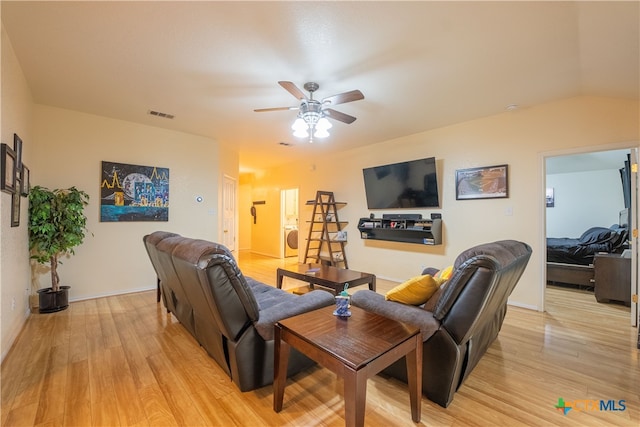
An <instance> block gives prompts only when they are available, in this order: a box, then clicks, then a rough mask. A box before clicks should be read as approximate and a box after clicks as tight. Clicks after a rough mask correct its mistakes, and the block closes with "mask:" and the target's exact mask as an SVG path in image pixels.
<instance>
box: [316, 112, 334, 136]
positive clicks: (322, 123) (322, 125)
mask: <svg viewBox="0 0 640 427" xmlns="http://www.w3.org/2000/svg"><path fill="white" fill-rule="evenodd" d="M332 127H333V125H332V124H331V122H330V121H329V120H328V119H327V118H326V117H324V116H322V117H321V118H320V120H318V123H316V129H322V130H324V131H325V132H326V131H327V130H329V129H331V128H332ZM327 135H329V133H328V132H327Z"/></svg>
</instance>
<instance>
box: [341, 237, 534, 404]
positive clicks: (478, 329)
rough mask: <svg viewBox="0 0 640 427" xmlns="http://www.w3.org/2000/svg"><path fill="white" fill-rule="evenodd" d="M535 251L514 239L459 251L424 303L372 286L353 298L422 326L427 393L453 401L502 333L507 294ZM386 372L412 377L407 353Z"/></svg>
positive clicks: (359, 303)
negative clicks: (388, 295)
mask: <svg viewBox="0 0 640 427" xmlns="http://www.w3.org/2000/svg"><path fill="white" fill-rule="evenodd" d="M530 257H531V247H529V245H527V244H526V243H522V242H517V241H514V240H503V241H498V242H493V243H487V244H483V245H479V246H476V247H473V248H471V249H468V250H466V251H464V252H463V253H461V254H460V255H459V256H458V258H457V259H456V261H455V263H454V269H453V274H452V276H451V278H450V279H449V280H448V281H447V282H446V284H445V285H443V287H442V288H441V290H439V291H438V292H437V293H436V295H434V296H433V297H432V298H436V299H435V300H430V301H429V302H428V303H427V304H425V306H424V307H422V306H412V305H405V304H401V303H398V302H394V301H386V300H385V299H384V296H383V295H380V294H376V293H375V292H373V291H369V290H361V291H358V292H355V293H354V295H353V296H352V298H351V302H352V304H353V305H355V306H358V307H361V308H363V309H365V310H369V311H373V312H376V313H379V314H382V315H384V316H387V317H389V318H392V319H395V320H399V321H402V322H405V323H408V324H412V325H414V326H417V327H420V329H421V331H422V338H423V340H424V344H423V367H422V384H423V393H424V394H425V395H426V396H427V398H429V399H430V400H432V401H434V402H436V403H437V404H439V405H440V406H443V407H447V406H448V405H449V404H450V403H451V401H452V400H453V397H454V393H455V392H456V391H457V390H458V388H459V387H460V385H461V384H462V383H463V382H464V380H465V379H466V378H467V377H468V376H469V374H470V373H471V371H472V370H473V368H474V367H475V366H476V364H477V363H478V361H479V360H480V359H481V358H482V356H483V355H484V354H485V352H486V350H487V348H488V347H489V346H490V345H491V343H492V342H493V341H494V340H495V339H496V337H497V336H498V332H499V331H500V328H501V326H502V322H503V320H504V317H505V314H506V312H507V299H508V297H509V295H510V294H511V291H513V288H514V287H515V286H516V284H517V283H518V280H519V279H520V277H521V276H522V273H523V272H524V269H525V267H526V266H527V263H528V262H529V258H530ZM436 271H437V270H436ZM425 308H427V309H425ZM429 308H430V309H431V311H429ZM383 372H384V373H386V374H389V375H391V376H393V377H395V378H398V379H400V380H402V381H404V382H407V371H406V365H405V360H404V358H402V359H400V360H399V361H397V362H395V363H394V364H392V365H391V366H389V367H388V368H387V369H385V370H384V371H383Z"/></svg>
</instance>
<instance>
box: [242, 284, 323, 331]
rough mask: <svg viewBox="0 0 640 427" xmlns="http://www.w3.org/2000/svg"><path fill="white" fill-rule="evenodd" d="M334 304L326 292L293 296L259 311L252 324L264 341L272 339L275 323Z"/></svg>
mask: <svg viewBox="0 0 640 427" xmlns="http://www.w3.org/2000/svg"><path fill="white" fill-rule="evenodd" d="M333 303H334V297H333V295H332V294H330V293H329V292H327V291H322V290H315V291H311V292H309V293H307V294H304V295H299V296H295V298H292V299H288V298H287V300H286V301H284V302H282V303H280V304H276V305H273V306H271V307H268V308H265V309H264V310H260V313H259V317H258V321H257V322H255V323H254V325H255V327H256V330H257V331H258V333H259V334H260V336H261V337H262V338H264V340H265V341H270V340H272V339H273V327H274V325H275V324H276V322H278V321H280V320H282V319H286V318H287V317H292V316H297V315H298V314H302V313H306V312H308V311H313V310H316V309H318V308H322V307H326V306H328V305H331V304H333Z"/></svg>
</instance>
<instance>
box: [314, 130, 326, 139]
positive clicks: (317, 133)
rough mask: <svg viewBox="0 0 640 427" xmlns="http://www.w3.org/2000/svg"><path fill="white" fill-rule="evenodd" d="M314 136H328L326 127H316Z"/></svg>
mask: <svg viewBox="0 0 640 427" xmlns="http://www.w3.org/2000/svg"><path fill="white" fill-rule="evenodd" d="M313 136H314V138H326V137H328V136H329V132H327V130H326V129H317V128H316V131H315V132H314V133H313Z"/></svg>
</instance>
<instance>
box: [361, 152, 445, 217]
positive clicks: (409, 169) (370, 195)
mask: <svg viewBox="0 0 640 427" xmlns="http://www.w3.org/2000/svg"><path fill="white" fill-rule="evenodd" d="M362 172H363V174H364V190H365V193H366V195H367V207H368V208H369V209H403V208H406V209H411V208H437V207H440V198H439V197H438V181H437V177H436V159H435V157H428V158H426V159H419V160H411V161H407V162H400V163H393V164H389V165H383V166H375V167H371V168H365V169H363V170H362Z"/></svg>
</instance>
